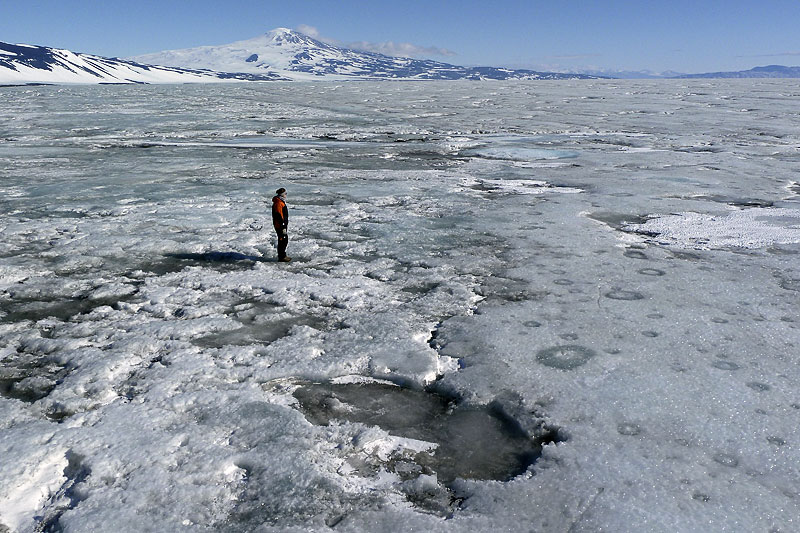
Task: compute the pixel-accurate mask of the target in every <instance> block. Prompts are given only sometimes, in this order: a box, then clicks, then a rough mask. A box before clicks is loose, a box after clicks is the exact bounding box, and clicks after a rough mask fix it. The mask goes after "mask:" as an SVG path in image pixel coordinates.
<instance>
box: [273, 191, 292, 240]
mask: <svg viewBox="0 0 800 533" xmlns="http://www.w3.org/2000/svg"><path fill="white" fill-rule="evenodd" d="M272 225H273V226H275V231H277V232H278V233H279V234H280V233H282V232H283V230H285V229H286V228H288V227H289V209H288V208H287V207H286V202H284V201H283V198H281V197H280V196H273V197H272Z"/></svg>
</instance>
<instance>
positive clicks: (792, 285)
mask: <svg viewBox="0 0 800 533" xmlns="http://www.w3.org/2000/svg"><path fill="white" fill-rule="evenodd" d="M780 286H781V288H782V289H785V290H787V291H800V279H788V278H784V279H782V280H781V282H780Z"/></svg>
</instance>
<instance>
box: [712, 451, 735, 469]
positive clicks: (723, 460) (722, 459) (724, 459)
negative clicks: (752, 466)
mask: <svg viewBox="0 0 800 533" xmlns="http://www.w3.org/2000/svg"><path fill="white" fill-rule="evenodd" d="M714 462H715V463H719V464H721V465H722V466H728V467H730V468H736V467H737V466H739V459H738V458H737V457H736V456H735V455H731V454H729V453H718V454H716V455H714Z"/></svg>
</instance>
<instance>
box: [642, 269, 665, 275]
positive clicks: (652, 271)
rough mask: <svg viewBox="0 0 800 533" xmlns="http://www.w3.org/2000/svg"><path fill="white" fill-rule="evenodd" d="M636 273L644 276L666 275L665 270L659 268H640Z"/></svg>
mask: <svg viewBox="0 0 800 533" xmlns="http://www.w3.org/2000/svg"><path fill="white" fill-rule="evenodd" d="M636 272H638V273H639V274H641V275H643V276H663V275H664V274H666V272H664V271H663V270H659V269H657V268H640V269H639V270H637V271H636Z"/></svg>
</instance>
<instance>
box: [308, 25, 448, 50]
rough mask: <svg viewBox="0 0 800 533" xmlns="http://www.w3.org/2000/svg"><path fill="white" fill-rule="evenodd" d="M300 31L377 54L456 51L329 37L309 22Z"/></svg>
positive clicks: (328, 42) (316, 37) (330, 41)
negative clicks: (340, 39) (349, 40)
mask: <svg viewBox="0 0 800 533" xmlns="http://www.w3.org/2000/svg"><path fill="white" fill-rule="evenodd" d="M295 29H296V30H297V31H299V32H300V33H303V34H305V35H308V36H309V37H312V38H314V39H317V40H318V41H322V42H323V43H327V44H332V45H335V46H339V47H342V48H351V49H353V50H360V51H362V52H373V53H376V54H383V55H387V56H395V57H415V58H417V57H420V58H425V57H430V56H454V55H456V53H455V52H453V51H452V50H448V49H447V48H439V47H437V46H419V45H416V44H412V43H395V42H392V41H387V42H383V43H371V42H368V41H359V42H343V41H338V40H336V39H331V38H329V37H324V36H323V35H322V34H321V33H320V32H319V30H318V29H317V28H315V27H314V26H309V25H307V24H300V25H299V26H297V28H295Z"/></svg>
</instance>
